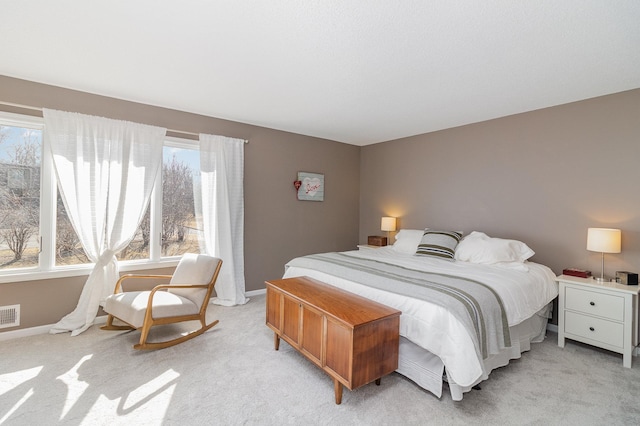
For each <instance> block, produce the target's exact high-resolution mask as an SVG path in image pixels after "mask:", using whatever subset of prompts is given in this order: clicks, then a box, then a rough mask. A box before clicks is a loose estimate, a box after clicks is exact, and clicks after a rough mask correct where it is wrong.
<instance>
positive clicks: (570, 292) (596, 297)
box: [565, 287, 624, 321]
mask: <svg viewBox="0 0 640 426" xmlns="http://www.w3.org/2000/svg"><path fill="white" fill-rule="evenodd" d="M565 292H566V293H565V308H566V309H571V310H572V311H578V312H584V313H585V314H589V315H596V316H599V317H603V318H608V319H612V320H614V321H624V297H620V296H614V295H611V294H604V293H598V292H595V291H589V290H581V289H577V288H572V287H567V288H566V290H565Z"/></svg>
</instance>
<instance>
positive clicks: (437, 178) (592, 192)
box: [360, 89, 640, 274]
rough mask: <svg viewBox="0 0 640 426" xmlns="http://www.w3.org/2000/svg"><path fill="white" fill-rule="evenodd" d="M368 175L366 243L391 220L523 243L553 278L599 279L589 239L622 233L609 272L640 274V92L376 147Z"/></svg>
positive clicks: (364, 180)
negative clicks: (573, 274) (590, 234)
mask: <svg viewBox="0 0 640 426" xmlns="http://www.w3.org/2000/svg"><path fill="white" fill-rule="evenodd" d="M360 167H361V175H360V182H361V192H360V199H361V203H360V241H365V239H366V237H367V235H376V234H380V217H381V216H386V215H391V216H398V217H399V218H400V219H399V226H400V227H405V228H424V227H432V228H446V229H451V230H462V231H464V232H465V233H469V232H471V231H473V230H477V231H484V232H486V233H487V234H489V235H491V236H494V237H502V238H515V239H520V240H522V241H524V242H526V243H527V244H528V245H529V246H530V247H531V248H532V249H533V250H534V251H535V252H536V255H535V256H534V257H533V259H532V260H534V261H537V262H540V263H543V264H546V265H548V266H549V267H551V268H552V269H553V270H554V272H555V273H560V272H561V271H562V269H563V268H565V267H579V268H585V269H590V270H591V271H593V272H594V273H596V272H597V273H598V274H599V271H600V254H598V253H592V252H588V251H587V250H586V237H587V228H588V227H615V228H620V229H621V230H622V253H620V254H609V255H605V269H606V272H607V273H608V274H614V273H615V271H616V270H630V271H635V272H639V271H640V197H639V193H640V189H639V186H640V89H637V90H632V91H628V92H623V93H618V94H614V95H609V96H604V97H599V98H594V99H590V100H586V101H581V102H576V103H571V104H566V105H561V106H557V107H552V108H546V109H542V110H538V111H533V112H528V113H524V114H519V115H514V116H509V117H505V118H500V119H496V120H491V121H486V122H482V123H477V124H472V125H467V126H463V127H458V128H453V129H448V130H444V131H439V132H434V133H429V134H424V135H419V136H414V137H410V138H405V139H400V140H396V141H390V142H385V143H380V144H376V145H370V146H366V147H363V148H362V152H361V166H360Z"/></svg>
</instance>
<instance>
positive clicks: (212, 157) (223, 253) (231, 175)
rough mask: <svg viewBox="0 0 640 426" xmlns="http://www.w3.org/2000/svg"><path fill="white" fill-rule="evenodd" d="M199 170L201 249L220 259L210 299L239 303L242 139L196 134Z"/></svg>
mask: <svg viewBox="0 0 640 426" xmlns="http://www.w3.org/2000/svg"><path fill="white" fill-rule="evenodd" d="M200 171H201V203H197V204H199V205H200V206H199V207H200V208H201V212H200V214H201V215H202V225H203V232H204V251H205V253H206V254H209V255H211V256H216V257H219V258H220V259H222V261H223V263H222V268H221V269H220V274H219V275H218V281H217V282H216V286H215V291H216V297H215V298H213V300H212V301H213V303H216V304H218V305H224V306H233V305H242V304H245V303H247V302H248V301H249V299H247V298H246V297H245V294H244V291H245V282H244V187H243V186H244V140H242V139H234V138H228V137H225V136H215V135H205V134H200ZM201 249H202V247H201Z"/></svg>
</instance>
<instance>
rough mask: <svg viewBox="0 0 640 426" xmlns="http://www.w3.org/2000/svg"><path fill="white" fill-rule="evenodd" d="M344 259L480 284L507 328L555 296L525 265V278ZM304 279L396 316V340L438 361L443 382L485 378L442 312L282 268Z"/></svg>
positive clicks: (548, 281) (467, 267)
mask: <svg viewBox="0 0 640 426" xmlns="http://www.w3.org/2000/svg"><path fill="white" fill-rule="evenodd" d="M348 253H349V254H350V255H353V256H357V257H363V258H369V259H378V260H381V261H385V262H393V263H395V264H397V265H400V266H403V267H407V268H412V269H418V270H424V271H430V272H437V273H444V274H452V275H457V276H461V277H465V278H470V279H474V280H478V281H481V282H483V283H485V284H487V285H489V286H491V287H492V288H493V289H494V290H495V291H496V292H497V293H498V294H499V295H500V297H501V298H502V301H503V303H504V306H505V310H506V314H507V320H508V322H509V326H510V327H513V326H515V325H517V324H520V323H521V322H522V321H524V320H526V319H527V318H529V317H531V316H533V315H535V314H536V313H537V312H538V311H540V310H541V309H543V308H544V307H545V306H546V305H547V304H548V303H549V302H551V301H552V300H553V299H554V298H555V297H556V296H557V295H558V286H557V283H556V281H555V275H554V274H553V272H552V271H551V270H550V269H549V268H548V267H546V266H544V265H540V264H537V263H533V262H527V263H526V265H527V266H528V271H527V272H525V271H520V270H514V269H509V268H503V267H498V266H491V265H478V264H472V263H468V262H459V261H455V262H452V261H446V260H442V259H436V258H429V257H418V256H413V255H409V254H403V253H398V252H396V251H394V250H392V249H391V247H383V248H379V249H375V250H361V251H352V252H348ZM303 275H306V276H310V277H312V278H316V279H318V280H320V281H323V282H326V283H328V284H331V285H333V286H336V287H339V288H342V289H345V290H348V291H351V292H353V293H356V294H360V295H362V296H364V297H367V298H369V299H371V300H375V301H377V302H380V303H383V304H385V305H387V306H391V307H393V308H395V309H398V310H400V311H401V312H402V315H401V316H400V335H401V336H403V337H405V338H407V339H408V340H409V341H411V342H413V343H414V344H416V345H418V346H420V347H422V348H424V349H426V350H427V351H429V352H431V353H433V354H435V355H437V356H438V357H439V358H440V359H441V360H442V362H443V363H444V365H445V366H446V369H447V374H448V377H450V378H451V379H452V380H453V381H454V382H455V383H457V384H458V385H460V386H463V387H465V386H472V385H473V384H475V383H477V382H478V381H479V380H482V378H483V376H484V377H486V372H485V371H484V370H483V361H482V360H481V359H479V357H478V355H477V352H476V350H475V348H474V345H473V340H472V338H471V336H469V334H468V332H467V331H466V329H465V328H464V327H463V325H462V324H461V323H460V321H459V320H458V319H456V318H455V316H453V315H452V314H450V313H449V312H448V311H447V310H446V309H445V308H443V307H440V306H438V305H436V304H433V303H430V302H428V301H423V300H418V299H412V298H409V297H405V296H402V295H398V294H394V293H390V292H387V291H384V290H379V289H375V288H372V287H367V286H365V285H362V284H358V283H354V282H351V281H348V280H346V279H343V278H340V277H337V276H333V275H329V274H327V273H324V272H319V271H316V270H313V269H306V268H300V267H291V266H290V267H287V268H286V270H285V273H284V278H290V277H296V276H303Z"/></svg>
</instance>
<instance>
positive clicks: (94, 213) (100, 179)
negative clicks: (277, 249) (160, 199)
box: [44, 109, 166, 336]
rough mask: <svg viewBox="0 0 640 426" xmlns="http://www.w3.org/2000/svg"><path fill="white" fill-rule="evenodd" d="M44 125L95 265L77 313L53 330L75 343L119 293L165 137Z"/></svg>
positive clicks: (110, 125) (75, 122)
mask: <svg viewBox="0 0 640 426" xmlns="http://www.w3.org/2000/svg"><path fill="white" fill-rule="evenodd" d="M44 123H45V138H46V139H47V141H48V145H49V147H50V149H51V152H52V154H53V161H54V167H55V170H56V175H57V177H58V188H59V189H60V194H61V196H62V200H63V202H64V205H65V208H66V210H67V215H68V216H69V219H70V221H71V224H72V225H73V228H74V230H75V231H76V233H77V235H78V237H79V239H80V242H81V243H82V247H83V248H84V251H85V253H86V255H87V257H88V258H89V260H90V261H91V262H95V266H94V268H93V270H92V271H91V274H90V275H89V278H88V279H87V281H86V283H85V285H84V287H83V289H82V293H81V295H80V299H79V301H78V304H77V306H76V308H75V310H74V311H73V312H71V313H70V314H68V315H66V316H65V317H64V318H62V319H61V320H60V321H59V322H58V323H57V324H55V325H54V326H53V328H52V329H51V330H50V332H51V333H62V332H66V331H71V334H72V335H73V336H75V335H78V334H80V333H82V332H83V331H85V330H86V329H87V328H89V327H90V326H91V325H92V324H93V321H94V319H95V317H96V314H97V311H98V307H99V306H100V304H101V303H102V302H103V301H104V299H105V298H106V296H107V295H109V294H111V293H112V292H113V289H114V287H115V283H116V280H117V278H118V276H119V271H118V262H117V259H116V257H115V255H116V254H117V253H118V252H120V251H121V250H122V249H123V248H125V247H126V246H127V245H128V244H129V242H130V241H131V240H132V239H133V237H134V236H135V232H136V229H137V228H138V225H139V224H140V221H141V220H142V218H143V215H144V213H145V210H146V208H147V205H148V204H149V198H150V196H151V190H152V188H153V185H154V181H155V178H156V176H157V171H158V167H160V165H161V164H162V145H163V140H164V136H165V134H166V129H163V128H159V127H154V126H147V125H143V124H138V123H131V122H126V121H119V120H111V119H107V118H102V117H93V116H88V115H82V114H77V113H69V112H63V111H54V110H48V109H45V110H44Z"/></svg>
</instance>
